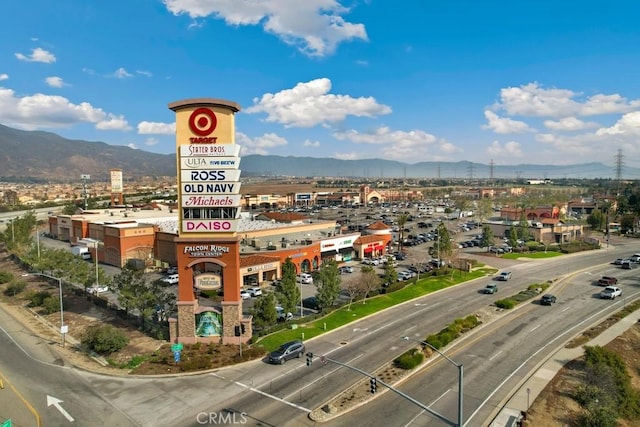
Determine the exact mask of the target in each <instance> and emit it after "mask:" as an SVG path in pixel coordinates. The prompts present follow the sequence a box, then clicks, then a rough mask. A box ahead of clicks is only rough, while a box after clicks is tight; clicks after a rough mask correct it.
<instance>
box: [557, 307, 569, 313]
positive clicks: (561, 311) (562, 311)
mask: <svg viewBox="0 0 640 427" xmlns="http://www.w3.org/2000/svg"><path fill="white" fill-rule="evenodd" d="M570 308H571V307H567V308H564V309H562V310H560V313H564V312H565V311H567V310H569V309H570Z"/></svg>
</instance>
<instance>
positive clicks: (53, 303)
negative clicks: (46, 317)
mask: <svg viewBox="0 0 640 427" xmlns="http://www.w3.org/2000/svg"><path fill="white" fill-rule="evenodd" d="M42 307H44V312H45V314H51V313H56V312H58V311H60V299H59V298H58V297H47V298H45V299H44V300H43V301H42Z"/></svg>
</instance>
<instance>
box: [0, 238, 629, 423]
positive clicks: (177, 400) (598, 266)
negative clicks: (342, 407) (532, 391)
mask: <svg viewBox="0 0 640 427" xmlns="http://www.w3.org/2000/svg"><path fill="white" fill-rule="evenodd" d="M638 249H640V244H635V243H634V241H633V240H629V241H628V242H627V241H624V242H623V244H621V245H619V246H616V247H611V248H609V250H600V251H596V252H590V253H586V254H578V255H570V256H563V257H558V258H554V259H549V260H544V261H514V262H513V263H512V264H511V265H510V266H509V269H510V270H511V271H512V272H513V278H512V279H511V280H510V281H508V282H503V283H502V286H501V288H500V292H499V295H498V296H494V295H482V294H480V293H479V290H480V289H481V288H482V287H484V285H485V284H486V283H487V282H488V281H489V279H488V278H487V279H479V280H476V281H474V282H469V283H466V284H463V285H460V286H457V287H454V288H450V289H446V290H443V291H440V292H438V293H435V294H433V295H429V296H425V297H422V298H420V299H418V300H415V301H411V302H409V303H406V304H404V305H402V306H398V307H394V308H391V309H388V310H386V311H384V312H381V313H378V314H377V315H375V316H371V317H369V318H366V319H363V320H361V321H359V322H357V323H354V324H350V325H348V326H347V327H345V328H342V329H340V330H338V331H335V332H333V333H331V334H327V335H324V336H322V337H319V338H317V339H314V340H310V341H308V342H307V343H306V344H307V349H308V350H309V351H312V352H313V353H315V354H316V355H326V356H328V357H330V358H332V359H335V360H339V361H341V362H344V363H349V364H350V365H352V366H355V367H357V368H359V369H362V370H365V371H368V372H373V371H375V369H376V368H377V367H379V366H381V365H382V364H384V363H385V362H387V361H388V360H391V359H393V358H394V357H395V356H397V355H399V354H400V353H402V352H403V351H405V350H407V349H408V348H410V347H411V346H412V345H413V344H412V343H410V342H407V341H404V340H402V337H403V336H405V335H408V336H410V337H412V338H417V339H420V338H424V337H425V336H427V335H428V334H430V333H434V332H437V331H439V330H440V329H442V328H443V327H444V326H445V325H447V324H448V323H450V322H451V321H452V320H453V319H455V318H458V317H463V316H466V315H469V314H472V313H475V312H477V311H480V310H481V309H486V308H487V307H489V306H490V303H491V302H492V301H494V300H495V299H497V298H498V297H504V296H508V295H509V294H510V293H515V292H517V291H519V290H521V289H523V288H524V287H525V286H527V285H529V284H531V283H539V282H543V281H546V280H555V281H556V282H555V285H554V288H553V293H554V294H556V295H557V296H558V302H557V304H555V305H554V306H551V307H546V306H540V305H539V304H536V303H535V302H534V303H527V304H524V305H523V306H522V307H520V308H518V309H517V310H514V311H513V312H509V313H507V314H506V315H505V316H503V317H501V318H500V319H499V320H496V321H494V322H492V323H488V324H485V325H483V326H482V327H481V328H479V329H478V330H477V331H476V332H474V333H473V334H470V335H469V336H467V337H465V338H464V339H462V340H460V341H458V342H457V343H456V344H455V345H454V346H453V347H452V348H448V349H447V350H446V351H447V354H448V355H449V356H450V357H451V358H452V359H453V360H455V361H456V362H458V363H462V364H463V365H464V372H465V379H464V394H463V397H464V418H465V419H466V420H468V423H467V425H481V424H482V423H483V422H484V421H485V420H486V419H487V418H489V417H490V415H491V413H492V411H493V410H494V409H495V408H496V407H497V406H498V405H499V403H500V401H501V400H502V399H503V398H504V397H505V396H506V394H507V393H508V391H509V390H510V389H511V388H512V387H513V386H514V384H516V383H517V381H518V380H519V379H520V378H521V377H522V376H523V375H525V374H526V372H528V371H529V370H530V369H531V368H532V367H534V366H535V365H536V364H537V363H538V362H539V361H540V360H542V359H543V358H544V357H545V356H547V355H548V354H550V353H551V352H552V351H553V349H554V348H557V347H558V346H559V345H561V343H562V342H563V341H564V340H566V339H568V338H569V337H570V336H572V335H573V334H575V333H577V332H578V331H579V330H580V329H582V328H585V327H586V326H587V325H588V324H590V323H591V322H595V320H596V319H597V318H600V317H604V316H605V315H606V313H608V312H611V311H612V310H614V309H615V307H617V306H619V305H620V304H624V301H625V300H624V299H620V300H615V301H605V300H600V299H598V298H596V297H595V294H596V293H597V292H598V291H599V290H600V288H599V287H597V286H595V285H594V284H593V282H594V281H595V280H597V278H598V277H599V276H600V275H602V274H614V275H617V276H619V277H620V279H621V280H620V283H621V285H620V286H621V287H622V288H623V290H624V293H625V297H626V298H628V299H631V298H634V297H635V295H636V294H637V290H640V283H638V282H637V280H636V279H635V278H633V276H634V273H635V272H636V270H620V269H618V268H615V267H613V266H612V265H610V264H609V262H610V261H611V260H612V259H615V258H617V257H620V256H626V255H629V254H631V253H634V252H638ZM559 279H562V280H559ZM2 324H3V325H4V323H2ZM5 329H6V328H5ZM0 332H1V331H0ZM8 332H9V333H10V334H11V335H12V336H14V338H15V336H16V334H17V332H18V327H16V330H15V331H13V332H12V331H8ZM2 335H5V334H4V333H2ZM17 335H18V339H16V341H22V340H25V339H27V338H26V337H20V334H17ZM3 340H4V338H3ZM27 341H28V340H27ZM0 345H2V346H3V347H0V349H1V350H0V351H1V352H2V354H3V357H2V358H1V359H0V360H1V361H2V363H0V373H3V374H5V375H7V376H8V377H10V378H13V382H14V384H15V385H16V390H17V391H19V392H20V393H21V394H22V395H23V396H24V397H25V399H26V400H27V401H29V402H32V404H33V406H34V408H35V409H36V410H37V411H38V413H40V415H41V416H42V418H43V420H45V421H49V422H48V423H47V422H44V423H43V425H66V423H67V422H68V421H67V419H66V418H65V417H64V414H61V412H60V411H59V410H57V409H56V406H55V405H51V406H46V396H47V395H50V396H54V397H56V398H58V399H61V400H63V401H64V403H62V404H61V405H62V407H63V408H64V409H65V410H66V411H68V413H69V414H70V415H71V416H72V417H73V418H74V419H76V420H78V419H82V420H83V421H86V420H90V419H91V420H92V422H91V423H89V424H90V425H113V424H114V423H115V424H116V425H142V426H153V425H158V424H159V423H162V424H164V425H180V426H183V425H193V426H196V425H206V424H213V422H210V421H209V420H210V419H215V420H217V421H216V422H218V423H219V420H220V419H224V420H226V421H235V422H236V423H242V424H244V425H274V426H287V425H289V426H299V425H314V424H315V423H314V422H313V421H311V420H310V419H309V418H308V413H309V411H311V410H313V409H316V408H318V407H320V406H322V405H324V404H325V403H326V402H327V401H329V400H330V399H331V397H332V396H334V395H336V394H337V393H339V392H340V391H342V390H344V389H345V388H347V387H348V386H350V385H351V384H353V383H355V382H357V381H359V380H360V379H362V376H361V375H360V374H358V373H356V372H353V371H350V370H347V369H345V368H340V367H339V366H336V365H332V364H328V365H323V364H322V363H319V361H318V360H317V359H316V360H315V361H314V364H313V365H312V366H311V367H307V366H306V364H305V360H304V358H302V359H294V360H292V361H289V362H287V363H286V364H285V365H282V366H271V365H267V364H266V363H264V362H263V361H254V362H251V363H248V364H243V365H241V366H236V367H229V368H225V369H220V370H218V371H216V372H214V373H208V374H204V375H198V376H186V377H178V378H170V379H167V378H157V379H150V378H126V377H124V378H114V377H108V376H103V375H98V374H92V373H87V372H82V371H77V370H73V369H68V368H64V367H60V366H56V362H55V361H54V360H52V359H51V358H52V356H51V355H47V354H46V353H45V354H44V355H40V356H39V357H35V356H34V358H31V357H25V355H24V352H21V351H19V350H16V349H14V350H13V351H14V352H15V353H11V354H12V355H11V359H7V358H5V357H4V354H5V349H4V347H7V348H9V347H10V343H9V342H5V341H3V342H2V343H0ZM47 345H51V344H40V347H46V346H47ZM31 347H33V348H34V349H37V348H38V346H35V344H33V345H32V346H31ZM31 347H29V348H27V352H29V351H30V348H31ZM7 354H9V353H7ZM20 354H22V356H20ZM38 354H39V353H38ZM14 359H15V361H14ZM34 359H38V360H40V359H42V361H43V362H47V363H50V364H43V363H42V362H40V361H36V360H34ZM6 360H8V362H7V361H6ZM57 363H58V364H60V363H61V362H60V361H58V362H57ZM457 380H458V371H457V370H456V368H455V367H454V366H452V365H451V364H448V363H446V362H442V361H441V360H440V361H438V359H436V362H435V363H432V364H430V365H429V366H428V367H427V368H425V369H423V370H422V371H421V372H420V373H418V374H416V375H414V376H413V377H412V378H411V379H410V380H408V381H405V382H404V383H403V384H402V385H400V386H399V388H400V390H402V391H403V392H405V393H407V394H409V395H411V396H413V397H414V398H415V399H417V400H419V401H420V402H422V403H424V404H427V405H429V406H430V407H431V408H433V409H434V410H436V411H437V412H438V413H441V414H443V415H444V416H445V417H447V418H448V419H451V420H453V421H456V414H457V401H458V399H457V397H458V396H457V393H458V388H457ZM379 390H381V388H379ZM106 414H109V416H110V417H116V418H109V417H107V416H106ZM230 414H232V415H233V414H235V418H234V417H231V416H230ZM225 417H226V418H225ZM203 421H204V422H203ZM349 424H353V425H372V426H377V425H381V426H396V425H416V426H422V425H444V424H443V423H442V422H441V421H439V420H436V419H435V418H434V417H433V416H432V415H430V414H428V413H425V412H423V411H422V410H421V409H420V408H418V407H417V406H414V405H412V404H410V403H408V401H406V400H404V399H402V398H400V397H399V396H397V395H395V394H393V393H378V394H377V396H376V397H375V399H373V400H372V401H371V402H370V403H368V404H366V405H364V406H362V407H360V408H358V409H355V410H354V411H352V412H349V413H347V414H345V415H343V416H341V417H340V418H337V419H334V420H332V421H329V422H328V423H327V425H349ZM82 425H84V423H82Z"/></svg>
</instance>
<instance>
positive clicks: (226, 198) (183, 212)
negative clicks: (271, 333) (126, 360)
mask: <svg viewBox="0 0 640 427" xmlns="http://www.w3.org/2000/svg"><path fill="white" fill-rule="evenodd" d="M169 109H171V110H173V111H174V112H175V113H176V161H177V170H178V204H179V206H178V209H179V216H178V218H179V224H178V237H177V238H176V251H177V254H176V255H177V257H176V258H177V264H178V265H177V267H178V274H179V278H180V279H179V284H178V318H177V319H171V321H170V335H171V341H172V342H182V343H194V342H198V341H204V342H211V341H213V342H220V341H221V342H222V343H238V341H239V340H240V341H244V342H246V341H248V340H249V339H250V338H251V333H252V331H251V318H250V317H245V316H243V315H242V299H241V298H240V271H239V270H240V269H239V267H240V245H239V243H240V238H239V237H238V234H237V230H238V223H239V221H240V209H241V207H240V205H241V196H240V170H239V169H238V167H239V165H240V157H239V154H240V147H239V146H238V145H236V144H235V113H237V112H238V111H240V107H239V106H238V105H237V104H236V103H234V102H231V101H226V100H222V99H211V98H196V99H185V100H182V101H176V102H172V103H170V104H169ZM198 290H200V291H223V295H224V297H223V302H222V310H221V311H220V310H218V309H217V308H212V307H208V306H200V305H199V303H198V298H197V296H196V292H197V291H198ZM239 331H242V332H241V334H240V335H241V336H240V337H238V333H239Z"/></svg>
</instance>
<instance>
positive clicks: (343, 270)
mask: <svg viewBox="0 0 640 427" xmlns="http://www.w3.org/2000/svg"><path fill="white" fill-rule="evenodd" d="M353 271H354V270H353V267H351V266H350V265H343V266H342V267H339V268H338V273H340V274H349V273H353Z"/></svg>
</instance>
